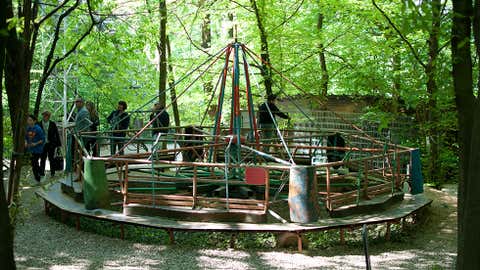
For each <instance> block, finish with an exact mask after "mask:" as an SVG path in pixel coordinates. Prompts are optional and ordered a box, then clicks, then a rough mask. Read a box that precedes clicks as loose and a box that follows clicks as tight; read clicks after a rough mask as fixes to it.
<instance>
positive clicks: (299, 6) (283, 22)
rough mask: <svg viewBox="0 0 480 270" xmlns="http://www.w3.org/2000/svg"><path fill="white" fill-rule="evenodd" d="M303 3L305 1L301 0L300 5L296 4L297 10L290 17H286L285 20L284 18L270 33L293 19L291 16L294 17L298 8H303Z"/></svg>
mask: <svg viewBox="0 0 480 270" xmlns="http://www.w3.org/2000/svg"><path fill="white" fill-rule="evenodd" d="M304 2H305V0H301V2H300V4H298V6H297V8H296V9H295V10H294V11H293V12H292V14H290V16H288V17H287V18H285V19H284V20H283V21H282V22H281V23H280V24H279V25H277V26H275V27H274V28H273V29H272V30H271V31H272V32H273V31H275V30H277V28H279V27H280V26H283V25H284V24H286V23H287V22H288V21H289V20H290V19H291V18H293V16H295V15H296V14H297V13H298V11H299V10H300V8H301V7H302V6H303V3H304Z"/></svg>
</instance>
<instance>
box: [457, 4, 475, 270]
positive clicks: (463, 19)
mask: <svg viewBox="0 0 480 270" xmlns="http://www.w3.org/2000/svg"><path fill="white" fill-rule="evenodd" d="M452 3H453V22H452V67H453V68H452V74H453V85H454V89H455V101H456V105H457V111H458V127H459V145H460V181H459V183H458V247H457V252H458V256H457V269H480V257H479V256H478V243H480V231H479V230H478V228H480V197H479V196H478V194H479V193H480V136H478V134H480V120H479V119H478V118H476V117H474V116H475V115H478V114H479V113H480V106H479V104H478V98H477V97H476V96H475V95H474V92H473V77H472V72H473V71H472V59H471V51H470V36H471V27H472V25H471V19H470V18H471V16H473V15H474V14H473V8H472V1H471V0H458V1H452Z"/></svg>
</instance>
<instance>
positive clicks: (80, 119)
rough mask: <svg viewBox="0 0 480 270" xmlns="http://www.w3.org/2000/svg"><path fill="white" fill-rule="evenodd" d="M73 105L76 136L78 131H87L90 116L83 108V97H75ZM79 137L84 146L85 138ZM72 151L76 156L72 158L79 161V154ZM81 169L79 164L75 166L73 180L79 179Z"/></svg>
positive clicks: (77, 180)
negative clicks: (75, 113) (75, 110)
mask: <svg viewBox="0 0 480 270" xmlns="http://www.w3.org/2000/svg"><path fill="white" fill-rule="evenodd" d="M75 107H76V108H77V115H76V116H75V133H76V134H77V136H79V133H80V132H85V131H89V129H90V125H91V124H92V122H91V121H90V116H89V114H88V111H87V109H85V100H84V99H83V98H81V97H78V98H77V99H75ZM79 139H80V140H81V143H82V146H85V143H86V140H84V139H83V138H82V137H81V136H79ZM72 146H73V144H72ZM74 153H75V157H76V159H74V160H77V161H76V162H79V160H80V159H81V158H82V157H81V155H80V154H78V153H77V152H76V151H74ZM81 170H82V167H81V166H77V167H76V173H77V175H76V177H75V179H74V180H73V181H74V182H79V181H81V179H82V178H81V177H80V175H81Z"/></svg>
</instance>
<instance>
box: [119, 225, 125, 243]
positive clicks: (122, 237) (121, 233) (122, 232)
mask: <svg viewBox="0 0 480 270" xmlns="http://www.w3.org/2000/svg"><path fill="white" fill-rule="evenodd" d="M120 239H122V240H125V228H124V226H123V223H120Z"/></svg>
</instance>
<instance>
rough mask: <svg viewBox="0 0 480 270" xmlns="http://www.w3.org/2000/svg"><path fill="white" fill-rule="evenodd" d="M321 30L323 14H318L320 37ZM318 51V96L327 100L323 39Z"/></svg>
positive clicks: (326, 72) (326, 71)
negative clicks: (319, 75)
mask: <svg viewBox="0 0 480 270" xmlns="http://www.w3.org/2000/svg"><path fill="white" fill-rule="evenodd" d="M322 28H323V14H322V13H319V14H318V22H317V30H318V32H320V35H322ZM318 49H319V58H320V69H321V71H322V79H321V80H320V94H321V95H322V97H323V98H327V94H328V79H329V76H328V70H327V62H326V61H325V46H324V45H323V39H322V38H321V40H320V44H319V45H318Z"/></svg>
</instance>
